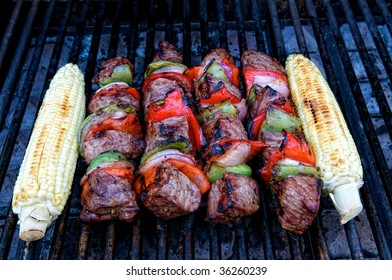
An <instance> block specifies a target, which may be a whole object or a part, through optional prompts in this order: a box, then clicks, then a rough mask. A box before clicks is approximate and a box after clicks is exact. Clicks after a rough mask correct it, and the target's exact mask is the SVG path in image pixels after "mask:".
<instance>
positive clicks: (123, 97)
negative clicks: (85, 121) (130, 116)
mask: <svg viewBox="0 0 392 280" xmlns="http://www.w3.org/2000/svg"><path fill="white" fill-rule="evenodd" d="M129 89H130V88H129V87H118V86H112V87H108V88H107V89H101V90H98V91H97V92H96V93H95V94H94V97H93V98H92V99H91V101H90V103H89V105H88V112H89V113H90V114H91V113H93V112H96V111H98V110H99V109H101V108H103V107H105V106H108V105H111V104H116V105H117V106H119V107H122V108H126V107H132V108H133V109H134V110H135V111H136V112H139V111H140V101H139V100H137V99H136V98H134V97H133V96H132V95H130V94H129V93H127V92H126V91H127V90H129ZM108 92H110V94H108ZM112 92H113V93H112Z"/></svg>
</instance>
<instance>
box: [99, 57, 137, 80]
mask: <svg viewBox="0 0 392 280" xmlns="http://www.w3.org/2000/svg"><path fill="white" fill-rule="evenodd" d="M101 68H102V70H101V71H100V72H99V73H98V74H97V75H95V77H94V78H93V79H92V82H93V83H96V84H99V85H100V86H105V85H108V84H110V83H114V82H124V83H127V84H128V85H131V84H132V80H133V73H134V69H133V65H132V63H131V62H130V61H129V60H128V59H127V58H125V57H121V56H117V57H114V58H110V59H107V60H105V61H104V62H103V63H102V66H101Z"/></svg>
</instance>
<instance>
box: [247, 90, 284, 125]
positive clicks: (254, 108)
mask: <svg viewBox="0 0 392 280" xmlns="http://www.w3.org/2000/svg"><path fill="white" fill-rule="evenodd" d="M255 89H256V92H255V93H256V99H255V101H254V102H253V103H252V105H251V106H250V107H249V110H248V118H249V119H251V120H252V119H254V118H255V117H257V116H258V115H259V114H260V113H261V112H263V111H264V110H265V109H266V108H267V107H268V106H269V105H271V104H272V103H273V102H274V101H276V100H278V99H281V100H282V102H283V104H284V102H289V101H288V100H287V99H286V98H284V97H281V96H280V94H279V93H278V92H276V91H275V90H273V89H272V88H270V87H268V86H266V87H263V88H261V87H259V86H256V88H255Z"/></svg>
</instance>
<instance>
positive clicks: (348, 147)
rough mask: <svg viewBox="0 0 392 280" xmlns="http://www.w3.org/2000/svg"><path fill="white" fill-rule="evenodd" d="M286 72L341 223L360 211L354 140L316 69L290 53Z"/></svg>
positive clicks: (360, 173)
mask: <svg viewBox="0 0 392 280" xmlns="http://www.w3.org/2000/svg"><path fill="white" fill-rule="evenodd" d="M286 71H287V75H288V81H289V86H290V90H291V94H292V99H293V102H294V104H295V106H296V110H297V113H298V116H299V117H300V119H301V123H302V126H303V131H304V134H305V136H306V139H307V141H308V142H309V144H310V145H311V146H312V148H313V151H314V154H315V157H316V166H317V167H318V168H319V170H320V174H321V176H322V178H321V179H323V181H324V191H325V192H326V193H328V194H329V196H330V197H331V199H332V202H333V204H334V206H335V208H336V209H337V211H338V212H339V214H340V221H341V223H342V224H344V223H346V222H347V221H349V220H351V219H352V218H354V217H355V216H357V215H358V214H359V213H360V212H361V210H362V208H363V207H362V204H361V200H360V197H359V191H358V189H359V188H360V187H361V186H362V185H363V179H362V177H363V170H362V164H361V160H360V157H359V155H358V151H357V148H356V146H355V143H354V140H353V138H352V136H351V134H350V132H349V130H348V127H347V124H346V122H345V120H344V117H343V114H342V112H341V110H340V108H339V105H338V103H337V101H336V99H335V97H334V95H333V93H332V91H331V89H330V88H329V86H328V83H327V81H326V80H325V79H324V77H323V76H322V74H321V72H320V71H319V69H318V68H317V66H316V65H315V64H314V63H313V62H312V61H310V60H309V59H307V58H305V57H304V56H303V55H301V54H292V55H290V56H289V57H288V58H287V61H286Z"/></svg>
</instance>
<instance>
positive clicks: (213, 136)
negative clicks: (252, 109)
mask: <svg viewBox="0 0 392 280" xmlns="http://www.w3.org/2000/svg"><path fill="white" fill-rule="evenodd" d="M202 129H203V133H204V136H205V137H206V141H207V143H208V146H210V145H213V144H214V143H216V142H219V141H221V140H224V139H228V140H230V139H248V137H247V135H246V131H245V129H244V126H243V125H242V123H241V121H240V120H239V119H237V118H236V117H234V116H233V115H231V114H225V113H221V112H217V113H216V115H215V116H214V118H213V119H211V120H209V121H208V122H206V123H205V124H204V125H203V127H202Z"/></svg>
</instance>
